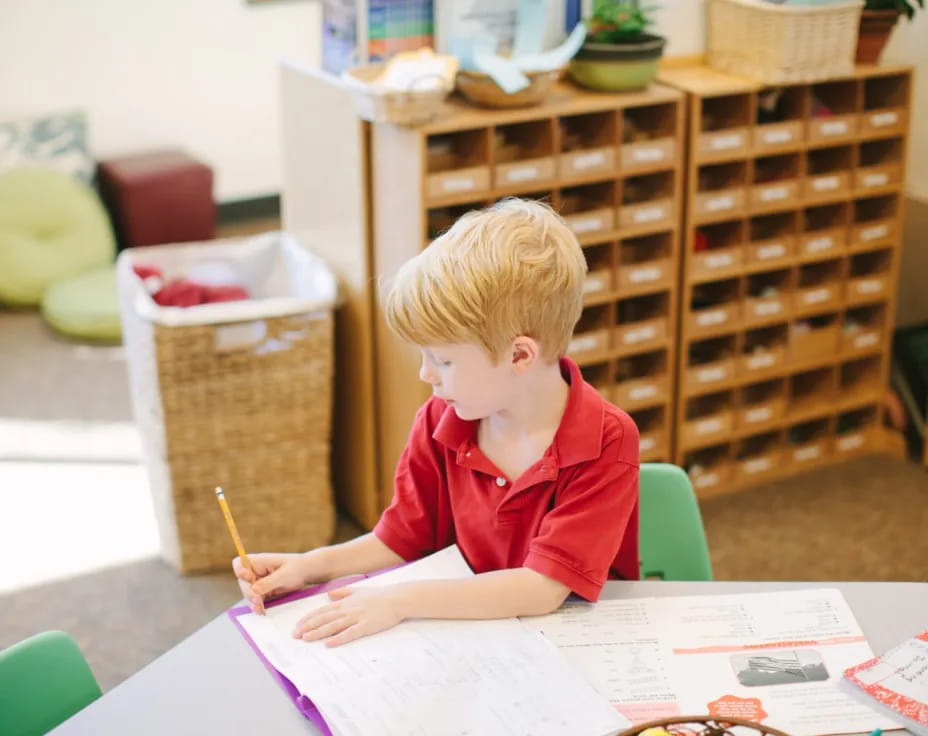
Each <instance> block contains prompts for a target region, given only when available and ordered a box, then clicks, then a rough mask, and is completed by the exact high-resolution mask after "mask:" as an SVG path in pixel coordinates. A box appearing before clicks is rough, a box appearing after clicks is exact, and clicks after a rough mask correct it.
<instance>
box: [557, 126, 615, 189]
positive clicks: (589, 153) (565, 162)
mask: <svg viewBox="0 0 928 736" xmlns="http://www.w3.org/2000/svg"><path fill="white" fill-rule="evenodd" d="M618 122H619V113H617V112H616V111H614V110H608V111H606V112H594V113H589V114H587V115H570V116H565V117H562V118H560V119H559V121H558V125H559V128H560V139H561V152H560V156H559V158H558V174H559V176H560V178H561V179H567V180H570V179H581V178H587V177H593V176H598V175H609V174H612V173H613V172H615V170H616V160H617V151H616V142H617V141H618V138H619V134H618Z"/></svg>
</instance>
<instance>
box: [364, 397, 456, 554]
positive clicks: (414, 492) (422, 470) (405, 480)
mask: <svg viewBox="0 0 928 736" xmlns="http://www.w3.org/2000/svg"><path fill="white" fill-rule="evenodd" d="M432 413H434V412H433V406H432V404H431V403H427V404H426V405H425V406H423V407H422V408H420V409H419V411H418V412H417V413H416V417H415V420H414V421H413V425H412V429H411V430H410V432H409V439H408V441H407V443H406V447H405V448H404V449H403V454H402V455H401V456H400V459H399V462H398V463H397V466H396V473H395V475H394V481H393V500H392V501H391V503H390V505H389V506H388V507H387V509H386V510H385V511H384V512H383V515H382V516H381V517H380V520H379V521H378V522H377V524H376V526H375V527H374V534H375V535H376V536H377V538H378V539H380V541H382V542H383V543H384V544H385V545H387V547H389V548H390V549H391V550H393V551H394V552H395V553H396V554H398V555H399V556H400V557H402V558H403V559H404V560H407V561H409V560H417V559H419V558H420V557H424V556H426V555H428V554H431V553H432V552H435V551H436V550H438V549H441V548H442V547H445V546H447V544H449V543H450V542H447V541H446V540H444V536H445V532H444V530H443V529H442V528H441V527H443V526H444V524H441V520H442V519H443V518H445V517H447V515H448V514H447V513H446V510H445V507H446V505H447V493H446V492H445V485H446V480H445V470H444V458H443V456H442V453H441V451H440V449H439V448H438V446H437V444H436V442H435V440H434V439H432V430H433V426H432V425H433V423H434V422H433V421H432V417H431V414H432Z"/></svg>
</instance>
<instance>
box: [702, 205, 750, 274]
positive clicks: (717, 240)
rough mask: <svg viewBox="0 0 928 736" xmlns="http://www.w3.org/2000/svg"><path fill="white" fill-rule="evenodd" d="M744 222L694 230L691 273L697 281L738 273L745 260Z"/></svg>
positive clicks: (719, 224) (738, 221) (736, 221)
mask: <svg viewBox="0 0 928 736" xmlns="http://www.w3.org/2000/svg"><path fill="white" fill-rule="evenodd" d="M744 240H745V238H744V221H743V220H732V221H729V222H717V223H713V224H709V225H702V226H701V227H698V228H696V230H695V231H694V233H693V254H692V256H691V259H690V268H689V271H690V274H691V275H692V278H693V280H694V281H705V280H710V279H718V278H721V277H724V276H729V275H733V274H736V273H738V272H739V271H740V270H741V268H742V265H743V263H744V256H743V253H744Z"/></svg>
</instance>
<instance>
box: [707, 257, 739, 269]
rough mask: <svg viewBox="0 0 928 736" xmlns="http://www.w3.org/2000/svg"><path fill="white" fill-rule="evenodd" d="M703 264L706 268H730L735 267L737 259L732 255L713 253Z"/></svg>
mask: <svg viewBox="0 0 928 736" xmlns="http://www.w3.org/2000/svg"><path fill="white" fill-rule="evenodd" d="M703 263H704V264H705V266H706V268H728V267H729V266H734V265H735V257H734V256H733V255H732V254H731V253H712V254H710V255H708V256H706V258H705V260H704V261H703Z"/></svg>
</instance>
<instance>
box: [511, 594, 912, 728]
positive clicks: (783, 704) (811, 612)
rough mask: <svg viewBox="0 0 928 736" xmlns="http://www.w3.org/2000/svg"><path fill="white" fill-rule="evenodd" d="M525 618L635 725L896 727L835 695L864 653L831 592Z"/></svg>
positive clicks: (690, 600)
mask: <svg viewBox="0 0 928 736" xmlns="http://www.w3.org/2000/svg"><path fill="white" fill-rule="evenodd" d="M523 622H525V623H527V624H529V625H531V626H533V627H537V628H538V629H539V630H541V631H543V632H544V633H545V635H546V636H549V637H551V638H552V640H553V641H554V642H555V643H556V644H558V646H560V647H561V648H562V651H564V652H565V653H566V654H567V656H568V658H569V659H570V660H571V661H572V662H574V664H575V665H576V666H577V667H578V668H580V669H581V670H582V671H583V672H584V673H585V674H586V675H587V678H588V679H589V680H590V682H591V683H592V684H593V685H594V687H596V688H597V689H598V690H599V691H600V692H601V693H602V694H603V695H604V696H606V697H607V698H609V700H610V702H611V703H612V704H613V705H614V706H615V707H616V709H617V710H619V711H620V712H621V713H623V714H624V715H626V716H628V717H629V718H632V719H633V720H635V721H636V722H640V721H643V720H647V719H648V718H656V717H663V716H664V715H676V714H679V713H688V714H693V713H711V714H715V715H718V716H725V715H729V716H734V717H742V718H747V719H748V720H756V721H760V722H763V723H765V724H768V725H771V726H774V727H776V728H779V729H780V730H783V731H786V732H787V733H790V734H792V735H793V736H812V735H817V734H834V733H854V732H860V731H864V732H870V731H871V730H873V729H875V728H878V727H879V728H884V729H891V728H898V727H899V726H898V725H897V724H895V723H894V722H893V721H891V720H889V719H888V718H886V717H884V716H881V715H879V714H877V713H875V712H874V711H873V710H872V709H870V708H867V707H866V706H864V705H861V704H859V703H858V702H856V701H855V700H854V699H852V698H850V697H849V696H848V695H846V694H845V693H844V692H843V690H842V689H840V688H839V682H840V680H841V676H842V674H843V672H844V670H845V669H846V668H847V667H849V666H850V665H852V664H855V663H857V662H861V661H862V660H865V659H868V658H869V657H871V656H872V654H871V649H870V646H869V645H868V644H867V642H866V639H865V638H864V635H863V632H862V631H861V629H860V627H859V625H858V624H857V621H856V620H855V619H854V615H853V613H852V612H851V610H850V608H849V607H848V605H847V602H846V601H845V600H844V596H843V595H842V594H841V592H840V591H838V590H832V589H815V590H795V591H782V592H776V593H750V594H736V595H711V596H681V597H674V598H647V599H637V600H624V601H623V600H616V601H602V602H600V603H598V604H596V605H595V606H589V605H587V606H580V607H574V606H570V607H565V608H564V609H562V610H561V611H558V612H557V613H555V614H551V615H550V616H543V617H537V618H531V619H523ZM623 662H624V663H625V667H626V669H625V670H624V675H623V671H622V669H621V668H620V667H614V663H615V664H618V663H623ZM616 673H617V674H616Z"/></svg>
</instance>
